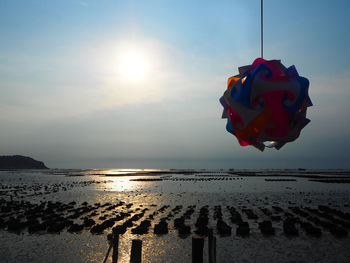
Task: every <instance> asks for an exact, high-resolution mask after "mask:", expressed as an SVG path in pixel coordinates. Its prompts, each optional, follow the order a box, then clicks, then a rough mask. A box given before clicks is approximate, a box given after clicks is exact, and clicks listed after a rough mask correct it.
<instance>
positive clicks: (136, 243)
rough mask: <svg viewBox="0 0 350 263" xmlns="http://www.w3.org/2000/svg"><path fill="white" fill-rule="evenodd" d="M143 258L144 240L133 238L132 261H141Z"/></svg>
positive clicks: (136, 262)
mask: <svg viewBox="0 0 350 263" xmlns="http://www.w3.org/2000/svg"><path fill="white" fill-rule="evenodd" d="M141 260H142V240H139V239H133V240H132V244H131V255H130V263H141Z"/></svg>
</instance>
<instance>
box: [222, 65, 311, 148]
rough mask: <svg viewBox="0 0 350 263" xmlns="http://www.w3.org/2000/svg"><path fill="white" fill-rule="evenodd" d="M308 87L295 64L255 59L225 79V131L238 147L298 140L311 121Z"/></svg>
mask: <svg viewBox="0 0 350 263" xmlns="http://www.w3.org/2000/svg"><path fill="white" fill-rule="evenodd" d="M308 89H309V81H308V79H306V78H304V77H301V76H299V74H298V72H297V70H296V68H295V66H291V67H289V68H286V67H285V66H283V65H282V63H281V61H280V60H264V59H262V58H257V59H256V60H255V61H254V62H253V64H252V65H249V66H244V67H240V68H239V75H236V76H233V77H230V78H229V79H228V81H227V90H226V91H225V93H224V95H223V96H222V97H221V98H220V102H221V104H222V106H223V107H224V111H223V115H222V118H227V125H226V129H227V131H228V132H230V133H232V134H233V135H235V136H236V137H237V139H238V142H239V144H240V145H241V146H247V145H253V146H255V147H256V148H258V149H260V150H261V151H263V150H264V149H265V146H266V147H271V148H272V147H274V148H276V149H277V150H278V149H280V148H281V147H282V146H283V145H284V144H286V143H287V142H291V141H294V140H295V139H297V138H298V137H299V135H300V131H301V130H302V129H303V128H304V127H305V126H306V125H307V124H308V123H309V122H310V120H309V119H307V118H306V110H307V107H309V106H312V102H311V100H310V98H309V95H308Z"/></svg>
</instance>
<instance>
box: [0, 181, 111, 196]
mask: <svg viewBox="0 0 350 263" xmlns="http://www.w3.org/2000/svg"><path fill="white" fill-rule="evenodd" d="M108 182H110V181H107V180H104V181H97V180H88V181H71V182H60V183H16V184H3V183H0V197H1V196H4V197H5V196H6V197H10V198H12V197H14V198H17V197H20V198H25V197H31V196H41V195H50V194H53V193H58V192H65V191H70V190H72V189H74V188H77V187H87V186H90V185H93V184H105V183H108Z"/></svg>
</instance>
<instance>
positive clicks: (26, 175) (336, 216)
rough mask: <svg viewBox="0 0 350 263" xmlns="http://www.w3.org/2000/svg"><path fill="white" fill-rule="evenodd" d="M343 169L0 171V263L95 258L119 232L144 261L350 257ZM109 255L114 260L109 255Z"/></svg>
mask: <svg viewBox="0 0 350 263" xmlns="http://www.w3.org/2000/svg"><path fill="white" fill-rule="evenodd" d="M349 182H350V171H347V170H304V169H299V170H233V169H230V170H204V169H198V170H187V169H186V170H179V169H176V170H175V169H174V170H161V169H160V170H150V169H89V170H80V169H74V170H72V169H71V170H69V169H50V170H42V171H40V170H2V171H0V204H1V207H0V262H103V261H104V259H105V257H106V254H107V251H108V248H109V241H108V238H107V237H108V235H109V234H111V233H112V231H113V229H114V232H115V233H118V234H119V250H118V251H119V256H118V260H119V261H118V262H129V260H130V249H131V241H132V239H140V240H142V261H143V262H191V252H192V250H191V248H192V247H191V242H192V239H191V237H192V236H193V235H199V236H203V237H204V242H205V244H204V262H207V261H208V259H207V258H208V249H207V246H208V244H207V243H208V237H207V236H208V231H209V229H212V230H213V233H214V235H215V236H216V239H217V241H216V243H217V244H216V253H217V262H348V259H349V258H350V242H349V241H350V238H349V231H350V198H349V197H350V188H349V186H350V184H349ZM107 262H112V257H111V254H110V255H109V257H108V258H107Z"/></svg>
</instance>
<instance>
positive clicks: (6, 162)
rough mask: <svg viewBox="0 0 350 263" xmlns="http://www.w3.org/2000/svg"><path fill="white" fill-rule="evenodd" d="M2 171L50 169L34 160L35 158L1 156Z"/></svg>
mask: <svg viewBox="0 0 350 263" xmlns="http://www.w3.org/2000/svg"><path fill="white" fill-rule="evenodd" d="M0 169H49V168H48V167H46V166H45V164H44V163H43V162H41V161H37V160H34V159H33V158H30V157H27V156H22V155H13V156H0Z"/></svg>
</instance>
